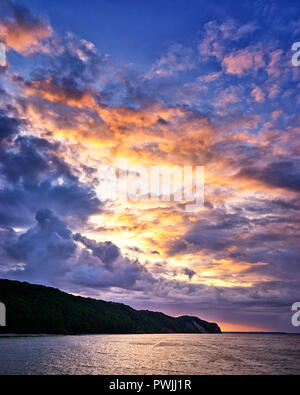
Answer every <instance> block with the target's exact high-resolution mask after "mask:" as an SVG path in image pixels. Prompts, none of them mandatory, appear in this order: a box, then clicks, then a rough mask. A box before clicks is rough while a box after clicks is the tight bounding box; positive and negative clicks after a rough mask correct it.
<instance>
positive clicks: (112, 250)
mask: <svg viewBox="0 0 300 395" xmlns="http://www.w3.org/2000/svg"><path fill="white" fill-rule="evenodd" d="M74 240H76V241H80V242H81V243H82V244H83V245H84V246H85V247H87V248H88V249H89V250H91V251H92V253H93V255H94V256H96V257H98V258H100V259H101V261H102V262H103V263H104V264H105V265H106V267H107V268H110V267H111V264H112V262H113V261H115V260H116V259H117V258H118V257H119V256H120V254H121V252H120V249H119V248H118V247H117V246H116V245H115V244H113V243H112V242H111V241H105V242H104V243H101V242H98V243H97V242H96V241H94V240H90V239H88V238H87V237H84V236H82V235H81V234H79V233H77V234H75V236H74Z"/></svg>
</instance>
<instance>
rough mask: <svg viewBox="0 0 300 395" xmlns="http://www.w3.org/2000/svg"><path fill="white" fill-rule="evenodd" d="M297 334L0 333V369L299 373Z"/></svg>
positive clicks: (1, 371)
mask: <svg viewBox="0 0 300 395" xmlns="http://www.w3.org/2000/svg"><path fill="white" fill-rule="evenodd" d="M299 373H300V336H293V335H267V334H221V335H214V334H200V335H199V334H154V335H149V334H147V335H86V336H49V337H15V338H0V374H299Z"/></svg>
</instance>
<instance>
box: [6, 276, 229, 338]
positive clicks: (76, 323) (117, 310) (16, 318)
mask: <svg viewBox="0 0 300 395" xmlns="http://www.w3.org/2000/svg"><path fill="white" fill-rule="evenodd" d="M0 302H2V303H4V304H5V305H6V315H7V319H6V321H7V322H6V325H7V326H6V327H0V333H19V334H20V333H24V334H28V333H49V334H80V333H220V332H221V330H220V328H219V327H218V325H217V324H214V323H209V322H206V321H203V320H200V319H199V318H197V317H190V316H182V317H177V318H175V317H170V316H168V315H166V314H163V313H159V312H153V311H148V310H140V311H138V310H134V309H133V308H131V307H129V306H126V305H125V304H121V303H113V302H104V301H102V300H95V299H91V298H83V297H80V296H74V295H70V294H68V293H65V292H62V291H60V290H58V289H56V288H50V287H45V286H42V285H33V284H29V283H25V282H18V281H10V280H1V279H0Z"/></svg>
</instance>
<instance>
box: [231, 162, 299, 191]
mask: <svg viewBox="0 0 300 395" xmlns="http://www.w3.org/2000/svg"><path fill="white" fill-rule="evenodd" d="M238 176H241V177H247V178H252V179H255V180H258V181H261V182H263V183H265V184H267V185H269V186H272V187H276V188H285V189H289V190H291V191H295V192H299V191H300V162H299V161H298V160H284V161H279V162H272V163H270V164H268V165H267V166H265V167H256V166H252V167H245V168H243V169H242V170H241V171H240V172H239V174H238Z"/></svg>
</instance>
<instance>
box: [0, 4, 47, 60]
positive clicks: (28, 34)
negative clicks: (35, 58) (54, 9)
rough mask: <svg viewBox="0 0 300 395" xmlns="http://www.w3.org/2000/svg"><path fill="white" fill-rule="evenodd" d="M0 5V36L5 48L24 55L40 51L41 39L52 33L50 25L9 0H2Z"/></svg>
mask: <svg viewBox="0 0 300 395" xmlns="http://www.w3.org/2000/svg"><path fill="white" fill-rule="evenodd" d="M0 7H1V8H0V9H1V11H2V12H1V14H2V16H1V18H0V37H1V39H2V40H4V42H5V44H6V46H7V48H8V49H14V50H15V51H17V52H20V53H22V54H24V55H28V54H32V53H34V52H38V51H41V49H42V41H43V40H44V39H46V38H48V37H50V36H51V35H52V28H51V26H50V25H49V24H48V23H47V22H45V21H43V20H42V19H40V18H38V17H34V16H33V15H32V14H31V13H30V11H29V10H28V9H27V8H26V7H24V6H21V5H17V4H14V3H12V2H11V1H4V2H3V3H2V4H1V6H0Z"/></svg>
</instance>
